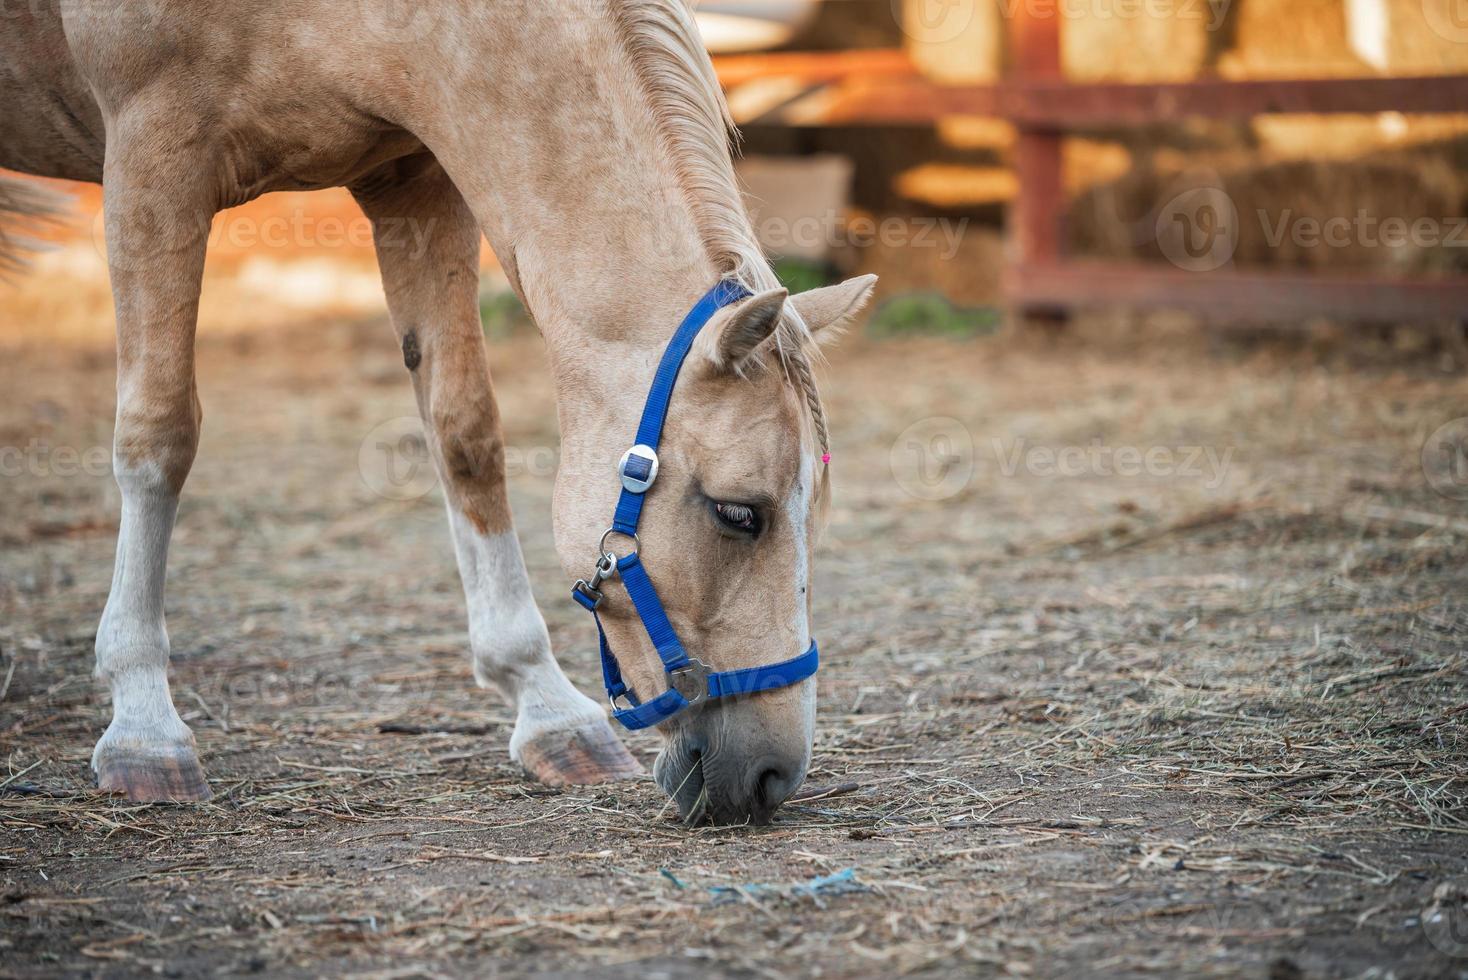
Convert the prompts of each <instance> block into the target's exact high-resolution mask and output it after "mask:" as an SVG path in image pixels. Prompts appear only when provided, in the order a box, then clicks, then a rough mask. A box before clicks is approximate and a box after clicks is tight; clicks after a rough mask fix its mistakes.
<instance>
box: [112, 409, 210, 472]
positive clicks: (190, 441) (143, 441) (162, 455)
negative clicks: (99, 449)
mask: <svg viewBox="0 0 1468 980" xmlns="http://www.w3.org/2000/svg"><path fill="white" fill-rule="evenodd" d="M202 422H203V410H202V409H201V408H200V406H199V399H198V396H197V394H195V393H194V392H193V391H190V392H189V395H188V398H187V399H171V400H164V399H146V398H145V399H140V400H133V402H131V403H129V404H125V405H123V406H122V407H121V408H119V410H118V413H117V429H116V432H115V433H114V435H113V448H112V456H113V466H114V470H115V473H116V476H117V481H118V483H119V485H121V486H122V487H123V488H124V489H128V488H137V489H140V490H146V489H158V490H166V491H169V492H171V493H173V494H175V495H177V494H178V493H179V492H180V491H181V490H182V489H183V485H184V481H185V480H186V479H187V478H188V475H189V470H190V469H191V468H192V467H193V465H194V456H195V454H196V453H197V452H198V448H199V430H200V427H201V424H202Z"/></svg>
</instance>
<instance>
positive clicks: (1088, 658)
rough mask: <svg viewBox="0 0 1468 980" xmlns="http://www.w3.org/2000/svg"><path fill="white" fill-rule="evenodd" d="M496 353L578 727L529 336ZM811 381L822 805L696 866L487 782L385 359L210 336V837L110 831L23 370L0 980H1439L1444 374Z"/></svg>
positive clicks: (1232, 368)
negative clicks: (818, 435) (817, 421)
mask: <svg viewBox="0 0 1468 980" xmlns="http://www.w3.org/2000/svg"><path fill="white" fill-rule="evenodd" d="M22 333H23V332H22ZM491 356H492V361H493V366H494V371H495V373H496V377H497V384H498V391H499V397H500V402H501V405H502V408H503V410H504V416H505V419H506V426H507V434H508V438H509V442H510V443H511V446H512V452H511V455H510V462H511V468H512V471H513V472H512V492H513V496H514V505H515V512H516V517H517V520H518V522H519V527H520V532H521V535H522V538H523V540H524V543H525V551H526V555H527V559H528V561H529V564H530V568H531V573H532V577H533V580H534V583H535V587H536V591H537V594H538V595H539V596H540V599H541V603H542V608H543V609H544V610H545V613H546V616H547V619H548V620H549V623H550V629H551V634H552V638H553V641H554V643H555V646H556V649H557V650H558V651H559V655H560V657H561V660H562V662H563V663H564V664H565V665H566V668H567V670H568V671H569V672H570V674H571V675H572V677H573V679H574V680H576V681H577V683H578V684H579V685H580V686H581V687H582V689H583V690H586V691H590V692H594V691H595V690H596V689H597V682H598V673H597V667H596V663H595V658H594V641H593V633H592V629H591V625H590V623H589V622H588V621H587V617H586V616H585V615H584V614H582V613H581V611H580V610H579V609H577V608H575V607H574V606H573V605H572V604H571V603H570V602H569V601H568V600H567V599H566V596H565V592H566V582H565V581H564V578H563V576H562V574H561V572H560V569H559V567H558V563H557V561H556V559H555V556H554V552H553V549H552V542H551V535H550V525H549V498H550V493H551V486H552V481H551V477H550V471H551V469H552V467H553V463H554V447H555V445H556V430H555V422H554V414H553V412H552V409H551V401H550V397H551V396H550V393H549V386H548V384H547V376H546V367H545V362H544V357H543V353H542V350H541V346H540V342H539V340H538V339H537V338H534V337H516V338H512V339H510V340H508V341H504V342H500V343H497V344H496V345H495V346H494V347H493V349H492V351H491ZM824 373H825V376H826V378H827V380H826V390H827V392H828V400H829V403H830V413H831V417H832V419H833V426H834V433H835V443H836V448H835V452H836V459H835V464H834V465H835V467H836V469H835V483H836V498H835V508H834V512H833V515H832V521H831V526H830V530H829V532H828V534H827V536H826V539H825V542H824V545H823V550H822V554H821V555H820V558H819V561H818V566H817V570H818V574H817V578H816V583H817V594H816V615H815V620H816V623H817V627H818V635H819V637H820V641H821V646H822V650H823V653H824V654H825V658H824V659H825V666H824V667H823V670H822V673H821V675H820V689H821V695H820V717H819V723H818V731H817V739H816V747H815V763H814V766H813V769H812V771H811V773H810V776H809V780H808V783H807V786H806V789H805V790H804V797H803V798H802V799H800V800H799V801H798V802H795V803H792V804H790V805H788V806H786V807H785V808H784V809H783V810H782V811H781V813H780V814H779V816H778V819H777V820H776V822H775V823H774V824H773V825H772V826H770V827H767V828H753V829H749V828H746V829H710V828H699V829H688V828H684V827H682V826H681V825H680V824H678V823H677V821H676V819H675V814H674V813H673V812H672V811H671V809H670V808H669V807H668V806H667V805H666V803H665V801H664V799H663V798H662V796H661V795H660V793H659V791H658V790H657V788H656V787H655V786H654V785H653V784H652V783H651V781H650V780H649V781H646V782H640V783H631V784H620V785H616V786H611V787H597V788H591V789H582V790H568V791H559V790H547V789H544V788H541V787H538V786H536V785H534V784H532V783H529V782H527V781H526V780H525V779H524V778H523V777H522V775H521V774H520V773H519V772H517V771H516V769H515V768H514V767H513V766H512V765H511V764H510V762H509V761H508V756H507V748H506V747H507V742H508V738H509V734H510V728H509V724H508V722H509V718H508V714H507V711H506V709H505V707H504V706H503V704H502V703H501V702H500V700H499V699H498V698H497V696H496V695H494V694H493V693H492V692H488V691H482V690H479V689H476V688H475V687H474V685H473V681H472V678H471V676H470V670H469V663H468V658H467V655H466V632H465V625H464V609H463V599H462V593H461V591H460V588H459V584H458V580H457V575H456V572H455V570H454V565H453V561H452V554H451V550H450V545H449V540H448V535H447V533H446V529H445V526H444V521H443V518H442V512H441V501H440V498H439V495H438V492H437V490H435V489H433V488H432V487H431V485H425V484H424V483H423V482H422V481H421V480H420V473H419V472H417V471H415V470H414V468H413V467H414V466H415V465H421V464H422V460H421V458H419V457H418V456H417V453H416V447H415V443H414V441H413V439H412V436H411V425H410V423H404V422H400V421H399V422H395V421H393V420H398V419H402V418H403V417H405V416H411V415H412V412H413V408H412V399H411V395H410V392H409V388H408V384H407V380H406V377H405V373H404V371H403V369H402V366H401V364H400V362H399V360H398V358H397V354H396V351H395V350H394V347H393V344H392V341H391V338H390V335H389V332H388V330H387V328H386V326H385V323H384V322H383V321H382V320H381V319H379V318H372V317H368V318H363V319H349V318H343V319H339V320H333V321H329V322H318V321H316V320H314V319H308V320H303V321H302V322H281V323H279V324H278V325H276V326H274V327H272V328H270V329H265V330H259V331H254V332H248V333H238V334H212V333H210V332H209V331H208V330H205V332H204V335H203V337H202V339H201V343H200V374H201V390H202V396H203V401H204V411H205V424H204V439H203V445H202V448H201V451H200V455H199V460H198V463H197V464H196V466H195V468H194V472H193V475H192V477H191V479H190V482H189V486H188V488H187V491H186V495H185V500H184V504H183V508H182V512H181V515H180V520H179V527H178V531H177V533H176V534H175V537H174V542H173V552H172V563H171V567H170V580H169V607H168V615H169V623H170V628H171V634H172V637H173V647H174V654H173V667H172V677H173V684H174V691H175V697H176V700H177V702H178V704H179V707H180V710H181V711H182V712H183V713H184V715H185V718H186V720H187V721H188V722H189V723H190V724H191V725H192V727H193V728H194V730H195V732H196V733H197V734H198V740H199V745H200V749H201V752H202V756H203V759H204V763H205V766H206V769H207V770H208V773H209V776H210V779H211V782H212V786H213V789H214V792H215V794H216V796H215V800H214V801H213V802H212V803H210V804H208V805H202V806H190V807H170V806H135V805H129V804H127V803H125V802H119V801H118V800H116V799H112V798H108V797H104V796H101V795H99V794H97V793H96V791H95V790H94V789H92V783H91V777H90V774H89V771H88V758H89V753H90V751H91V747H92V744H93V742H94V741H95V739H96V738H97V736H98V735H99V734H100V733H101V731H102V729H103V728H104V727H105V724H106V720H107V718H108V715H109V709H108V705H107V701H106V695H105V692H103V691H101V690H99V688H98V685H97V684H96V682H95V681H93V680H92V678H91V677H90V670H91V660H92V643H93V636H94V631H95V626H96V623H97V620H98V617H99V615H100V612H101V609H102V605H103V601H104V598H105V594H106V589H107V585H108V582H109V577H110V570H111V561H112V551H113V535H114V532H115V528H116V520H117V499H116V491H115V489H114V488H113V486H112V484H111V480H110V476H109V475H108V473H107V471H106V465H105V447H106V446H107V445H108V444H109V441H110V430H111V416H112V405H113V389H112V385H113V375H112V354H111V351H110V348H109V347H108V346H107V345H106V344H105V343H95V344H94V343H91V342H84V341H82V340H72V341H68V342H66V343H64V344H62V343H49V342H46V341H44V340H41V339H30V340H27V339H25V338H24V336H20V337H15V336H12V337H10V338H8V339H7V341H6V346H5V348H4V352H3V356H0V392H3V393H4V394H3V398H0V445H4V446H8V447H19V448H20V449H21V453H20V455H19V456H17V455H16V454H15V453H12V454H11V455H10V456H8V457H6V459H5V460H0V462H6V465H7V466H9V469H7V470H6V473H5V476H4V478H3V479H0V651H3V661H0V759H3V767H0V974H3V975H11V976H38V975H62V974H64V975H97V976H123V975H134V974H157V973H161V974H163V975H165V976H193V975H200V974H202V973H204V972H206V971H217V972H220V973H225V974H245V973H257V974H269V975H287V976H313V975H319V974H322V973H343V974H351V975H357V976H364V977H365V976H379V977H413V976H485V975H503V976H531V975H576V974H587V973H594V974H596V975H598V976H607V977H621V976H626V977H640V978H647V977H692V976H702V975H708V974H711V973H712V974H720V975H734V976H746V975H747V976H782V975H821V976H857V975H865V976H895V975H913V976H919V977H921V976H938V975H951V974H964V975H981V976H987V975H1014V976H1055V975H1068V976H1089V975H1121V976H1131V975H1138V976H1141V975H1149V976H1180V975H1185V974H1186V975H1228V976H1254V977H1271V978H1295V977H1334V976H1342V977H1381V978H1385V977H1414V976H1423V977H1426V976H1468V906H1465V905H1464V901H1465V898H1464V888H1465V886H1468V809H1465V798H1468V684H1465V674H1464V668H1465V641H1468V611H1465V605H1464V596H1465V586H1468V568H1465V562H1464V556H1465V539H1468V502H1465V501H1464V500H1463V499H1460V498H1461V497H1463V496H1468V493H1460V494H1458V495H1457V497H1455V496H1453V495H1452V493H1451V491H1452V489H1453V488H1451V487H1449V488H1448V489H1449V491H1450V493H1449V494H1448V495H1444V494H1441V493H1438V492H1435V491H1434V490H1433V489H1432V488H1431V487H1429V485H1428V481H1427V477H1426V475H1425V472H1424V467H1423V463H1422V457H1421V450H1422V447H1423V445H1424V441H1425V440H1427V438H1428V436H1429V434H1430V433H1432V432H1433V431H1434V430H1435V429H1437V428H1438V427H1439V426H1440V425H1442V424H1444V423H1446V422H1449V421H1450V420H1452V419H1456V418H1460V417H1462V416H1465V415H1468V381H1465V379H1464V377H1463V375H1462V374H1461V373H1452V372H1447V371H1444V370H1443V369H1442V367H1441V365H1440V364H1439V363H1438V361H1437V359H1436V357H1435V356H1434V355H1431V354H1424V353H1412V352H1403V351H1401V350H1398V349H1395V348H1393V347H1391V346H1390V345H1384V344H1382V343H1380V342H1379V341H1377V340H1375V339H1374V337H1373V338H1370V339H1369V341H1368V340H1363V339H1361V337H1360V335H1342V336H1322V335H1320V334H1319V333H1318V332H1313V333H1310V334H1308V335H1307V336H1306V338H1305V339H1277V338H1276V339H1259V338H1256V337H1248V338H1238V337H1236V336H1231V337H1227V338H1224V337H1219V336H1217V335H1207V334H1204V333H1202V332H1200V331H1198V330H1196V329H1193V328H1191V327H1189V326H1188V325H1186V324H1171V323H1168V322H1165V321H1154V322H1151V323H1148V324H1133V323H1124V322H1120V321H1116V322H1113V321H1111V320H1097V321H1092V322H1087V323H1083V324H1080V325H1078V326H1077V327H1076V328H1075V329H1073V330H1072V331H1071V332H1070V333H1068V334H1065V335H1062V336H1060V337H1047V336H1032V337H1026V338H1019V339H1016V338H1014V337H1013V336H1008V335H1003V334H1001V335H999V336H994V337H987V338H979V339H974V340H967V341H948V340H942V341H940V340H909V341H875V340H868V339H863V338H861V337H854V338H852V339H851V342H850V343H849V344H848V345H847V347H846V348H845V349H843V350H840V351H838V352H836V353H835V354H834V355H833V357H832V363H831V365H830V366H829V367H828V369H827V370H826V371H825V372H824ZM385 433H386V434H387V437H384V434H385ZM33 440H39V441H33ZM97 447H103V448H104V451H103V453H102V456H101V457H100V459H101V460H102V462H101V463H99V462H98V459H99V457H97V456H96V455H95V454H91V455H89V452H90V451H91V450H93V449H94V448H97ZM364 447H365V448H364ZM383 447H387V449H386V450H384V448H383ZM62 448H69V449H72V450H75V459H73V456H72V455H68V454H66V453H61V452H59V451H58V450H59V449H62ZM1062 450H1068V451H1064V452H1062ZM1133 451H1134V452H1133ZM1050 453H1055V454H1056V455H1054V456H1050V455H1047V454H1050ZM1047 461H1048V462H1047ZM386 467H391V469H386ZM388 477H391V479H388ZM374 487H375V488H377V489H376V490H374ZM1457 489H1458V490H1468V488H1464V487H1462V486H1458V487H1457ZM422 491H426V492H422ZM629 744H630V745H631V746H632V748H633V750H634V751H635V752H636V753H637V754H639V756H640V757H642V758H643V760H644V761H645V762H648V763H650V762H651V759H652V756H653V754H654V753H655V751H656V737H655V736H652V735H635V736H632V737H631V738H630V739H629ZM846 869H853V871H852V875H851V876H850V878H849V879H846V880H842V881H838V882H836V883H835V884H830V885H826V886H822V887H810V888H805V889H800V888H795V887H793V886H795V885H797V884H799V883H805V882H809V881H811V880H812V879H815V878H817V877H819V876H828V875H836V874H839V873H841V872H843V871H845V870H846ZM755 886H771V887H755Z"/></svg>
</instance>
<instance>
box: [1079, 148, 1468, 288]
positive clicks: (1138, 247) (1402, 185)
mask: <svg viewBox="0 0 1468 980" xmlns="http://www.w3.org/2000/svg"><path fill="white" fill-rule="evenodd" d="M1463 198H1464V186H1463V180H1462V178H1461V177H1459V176H1458V174H1457V173H1456V172H1455V171H1454V169H1453V167H1452V166H1451V165H1450V164H1449V163H1448V162H1447V161H1446V160H1443V159H1436V158H1428V159H1423V158H1418V159H1396V160H1393V159H1377V160H1360V161H1354V162H1347V163H1340V162H1336V163H1330V164H1322V163H1318V162H1314V161H1301V160H1296V161H1285V162H1278V163H1270V164H1264V165H1258V166H1248V167H1241V168H1238V169H1234V170H1230V171H1226V172H1223V173H1218V172H1211V171H1208V170H1194V171H1191V172H1184V171H1176V170H1173V171H1164V170H1159V169H1140V170H1137V171H1134V172H1132V173H1130V174H1127V175H1126V176H1125V177H1123V178H1121V179H1120V180H1117V181H1114V182H1112V183H1110V184H1107V185H1105V186H1103V187H1098V188H1095V189H1093V190H1091V191H1088V192H1086V193H1084V194H1082V195H1081V196H1080V197H1079V198H1078V199H1077V200H1076V203H1075V206H1074V208H1073V209H1072V211H1071V221H1070V240H1071V245H1072V247H1073V248H1074V249H1075V250H1077V251H1078V252H1081V253H1083V254H1087V255H1094V256H1101V257H1108V258H1141V259H1149V260H1158V261H1171V262H1173V263H1174V264H1180V265H1182V266H1183V267H1185V268H1187V267H1194V266H1192V265H1191V264H1190V263H1192V262H1193V261H1194V260H1197V261H1198V262H1199V263H1200V264H1199V265H1198V266H1197V268H1198V269H1199V271H1202V270H1204V269H1206V268H1211V267H1214V266H1215V264H1216V265H1222V264H1225V263H1224V262H1221V261H1219V262H1216V263H1215V262H1214V261H1212V260H1215V259H1218V260H1222V259H1227V260H1229V261H1231V262H1232V263H1233V264H1235V265H1237V266H1240V267H1252V268H1275V269H1279V268H1293V269H1309V270H1360V271H1376V272H1390V273H1430V272H1438V271H1448V270H1461V269H1462V268H1464V267H1468V256H1465V255H1464V254H1463V253H1464V249H1463V248H1462V247H1459V245H1454V244H1452V242H1450V241H1448V240H1447V239H1448V238H1449V237H1451V236H1455V235H1456V236H1460V237H1461V236H1468V231H1465V230H1464V229H1459V228H1456V226H1455V221H1456V218H1455V216H1457V215H1460V214H1462V203H1463ZM1423 220H1426V221H1427V222H1429V223H1430V224H1431V227H1430V228H1427V229H1425V233H1424V229H1420V228H1415V227H1414V225H1415V224H1416V223H1418V222H1420V221H1423ZM1215 228H1217V229H1219V234H1221V235H1222V239H1221V241H1219V243H1218V244H1217V247H1216V248H1214V249H1213V250H1212V251H1209V252H1206V253H1205V251H1204V250H1203V249H1201V248H1200V244H1202V245H1208V244H1210V242H1211V241H1212V239H1213V236H1214V232H1213V231H1212V229H1215ZM1188 236H1191V238H1189V237H1188ZM1460 244H1461V243H1460Z"/></svg>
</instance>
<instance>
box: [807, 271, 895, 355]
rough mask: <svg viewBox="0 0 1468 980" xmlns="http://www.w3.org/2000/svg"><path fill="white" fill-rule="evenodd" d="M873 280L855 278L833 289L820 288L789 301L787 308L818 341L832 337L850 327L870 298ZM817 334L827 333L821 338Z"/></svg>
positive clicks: (865, 277) (869, 276)
mask: <svg viewBox="0 0 1468 980" xmlns="http://www.w3.org/2000/svg"><path fill="white" fill-rule="evenodd" d="M876 284H877V277H876V276H873V275H866V276H857V277H856V278H855V279H848V280H846V281H845V282H843V283H837V284H836V285H834V286H823V287H822V288H820V289H811V290H808V291H806V292H804V293H797V294H796V295H794V296H792V297H790V305H791V306H793V307H795V311H796V312H797V313H799V314H800V317H801V319H802V320H804V321H805V325H806V326H807V327H809V328H810V332H811V333H812V334H813V335H815V336H816V338H817V339H818V340H821V341H825V340H826V339H827V338H832V337H835V336H836V334H838V333H839V332H840V328H841V327H844V326H845V325H846V324H848V323H850V322H851V320H852V318H853V317H855V316H856V315H857V314H858V313H860V312H861V308H862V307H863V306H866V305H867V300H869V299H871V298H872V287H874V286H876ZM821 331H827V334H826V336H825V337H822V336H820V334H821Z"/></svg>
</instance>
